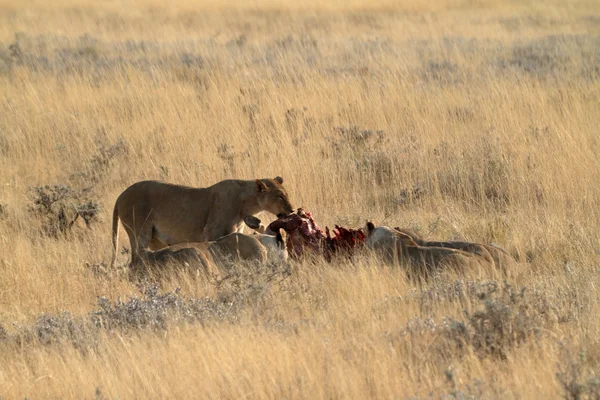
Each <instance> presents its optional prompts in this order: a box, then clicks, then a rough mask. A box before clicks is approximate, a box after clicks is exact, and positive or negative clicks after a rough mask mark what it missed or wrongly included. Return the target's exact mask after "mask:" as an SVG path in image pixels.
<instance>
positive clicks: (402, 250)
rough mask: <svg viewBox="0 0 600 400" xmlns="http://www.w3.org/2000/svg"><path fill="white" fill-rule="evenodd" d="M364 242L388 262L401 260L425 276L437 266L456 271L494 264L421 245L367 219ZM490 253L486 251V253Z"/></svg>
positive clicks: (472, 255)
mask: <svg viewBox="0 0 600 400" xmlns="http://www.w3.org/2000/svg"><path fill="white" fill-rule="evenodd" d="M364 232H365V235H366V240H365V245H366V246H367V248H371V249H373V250H375V251H376V252H378V253H380V254H381V255H382V256H383V258H384V260H385V261H386V262H389V263H395V264H403V265H405V266H406V267H408V269H409V271H410V272H411V273H415V274H416V275H424V276H427V275H429V274H431V273H432V272H434V271H435V270H438V269H440V268H445V267H451V268H454V269H456V270H458V271H465V270H473V271H477V270H480V269H487V270H489V269H491V268H493V261H492V262H490V261H489V260H488V259H487V258H486V257H484V256H481V255H479V254H476V253H469V252H466V251H463V250H457V249H453V248H447V247H429V246H420V245H419V244H417V242H416V241H415V240H413V238H412V237H410V236H409V235H407V234H405V233H402V232H399V231H397V230H395V229H392V228H389V227H387V226H377V227H376V226H375V224H374V223H373V222H371V221H369V222H367V225H366V227H365V229H364ZM488 256H489V254H488Z"/></svg>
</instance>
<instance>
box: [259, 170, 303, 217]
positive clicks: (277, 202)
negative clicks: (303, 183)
mask: <svg viewBox="0 0 600 400" xmlns="http://www.w3.org/2000/svg"><path fill="white" fill-rule="evenodd" d="M282 184H283V178H282V177H280V176H278V177H276V178H275V179H257V180H256V191H257V194H258V197H257V200H258V205H259V206H260V207H261V208H262V209H263V210H265V211H268V212H270V213H272V214H275V215H277V217H278V218H281V217H285V216H286V215H288V214H291V213H292V212H293V211H294V208H293V207H292V204H291V203H290V200H289V199H288V194H287V192H286V191H285V189H284V187H283V185H282Z"/></svg>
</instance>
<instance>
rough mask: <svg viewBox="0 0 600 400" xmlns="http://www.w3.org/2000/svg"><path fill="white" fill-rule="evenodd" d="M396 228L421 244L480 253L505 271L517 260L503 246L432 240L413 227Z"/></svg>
mask: <svg viewBox="0 0 600 400" xmlns="http://www.w3.org/2000/svg"><path fill="white" fill-rule="evenodd" d="M394 229H395V230H396V231H398V232H400V233H403V234H405V235H408V236H410V237H411V239H413V240H414V241H415V242H416V243H417V244H418V245H419V246H426V247H445V248H451V249H456V250H463V251H466V252H469V253H474V254H478V255H480V256H482V257H483V258H485V259H486V260H487V261H488V262H490V263H491V264H493V265H495V266H496V267H497V268H499V269H500V270H501V271H502V272H504V273H508V271H510V269H511V268H512V267H513V266H514V265H515V260H514V259H513V258H512V257H511V256H510V254H508V253H507V252H506V250H504V249H503V248H501V247H498V246H496V245H492V244H483V243H472V242H461V241H430V240H424V239H423V238H422V237H421V235H419V234H418V233H416V232H415V231H413V230H411V229H401V228H394Z"/></svg>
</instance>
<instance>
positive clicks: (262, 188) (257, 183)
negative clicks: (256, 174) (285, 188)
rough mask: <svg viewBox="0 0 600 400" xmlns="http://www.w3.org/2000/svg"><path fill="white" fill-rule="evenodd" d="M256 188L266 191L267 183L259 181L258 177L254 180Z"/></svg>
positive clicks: (259, 190)
mask: <svg viewBox="0 0 600 400" xmlns="http://www.w3.org/2000/svg"><path fill="white" fill-rule="evenodd" d="M256 190H257V191H258V192H266V191H267V185H265V183H264V182H263V181H261V180H260V179H257V180H256Z"/></svg>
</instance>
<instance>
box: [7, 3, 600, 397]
mask: <svg viewBox="0 0 600 400" xmlns="http://www.w3.org/2000/svg"><path fill="white" fill-rule="evenodd" d="M599 127H600V5H599V4H598V2H597V1H591V0H590V1H585V0H582V1H577V0H575V1H568V2H564V1H558V0H552V1H547V2H537V1H516V0H515V1H508V2H503V1H497V0H496V1H492V0H490V1H484V0H471V1H459V0H442V1H438V2H435V3H434V4H430V2H427V1H404V0H401V1H387V0H373V1H370V2H367V1H364V0H352V1H348V2H346V1H332V2H329V3H327V4H322V2H320V1H316V0H309V1H308V2H304V3H302V5H301V6H300V5H298V3H297V2H292V1H291V0H282V1H274V0H255V1H252V2H241V1H237V2H230V3H227V4H225V3H221V2H218V1H214V0H198V1H192V0H171V1H169V2H163V1H158V0H128V1H101V2H100V1H96V2H93V1H84V0H57V1H53V2H46V1H37V0H26V1H16V0H0V268H1V271H2V273H1V274H0V396H2V398H6V399H13V398H25V397H27V398H30V399H47V398H82V399H83V398H94V399H105V398H111V399H112V398H120V399H128V398H235V399H238V398H277V399H281V398H397V399H409V398H418V399H425V398H435V399H438V398H439V399H471V398H485V399H491V398H503V399H510V398H519V399H522V398H544V399H547V398H567V399H584V398H589V399H597V398H599V397H598V396H600V321H599V320H598V318H597V316H598V314H599V313H600V305H599V304H600V303H599V300H600V293H599V289H600V288H599V285H600V279H599V278H600V229H599V226H600V185H599V182H600V157H599V154H600V136H599ZM277 175H281V176H283V177H284V180H285V183H284V185H285V186H286V188H287V189H288V192H289V193H290V196H291V199H292V201H293V204H294V205H295V206H303V207H304V208H305V209H307V210H309V211H311V212H312V213H313V215H314V217H315V219H316V220H317V222H318V223H320V224H321V225H322V226H323V227H324V226H325V225H329V226H330V227H331V226H333V225H334V224H340V225H344V226H348V227H354V228H356V227H360V226H362V225H364V222H365V221H366V220H367V219H373V220H375V221H377V222H379V223H381V224H385V225H390V226H398V225H399V226H403V227H410V228H413V229H416V230H418V231H419V232H420V233H422V234H423V235H424V236H425V237H427V238H435V239H444V240H446V239H465V240H471V241H480V242H486V243H487V242H493V243H497V244H499V245H501V246H503V247H504V248H505V249H507V251H509V252H510V253H511V254H512V255H513V256H514V257H515V258H516V259H517V260H518V266H517V267H516V268H514V270H511V271H509V272H510V274H509V277H508V278H507V279H506V281H505V280H504V277H503V276H501V275H500V274H499V273H498V272H497V271H489V273H486V274H483V275H477V274H470V273H467V274H466V275H456V274H452V273H447V274H443V275H441V276H438V277H436V278H435V279H432V280H430V281H428V282H422V283H418V284H417V283H415V282H411V281H408V280H407V278H406V275H405V273H404V271H403V270H402V269H401V268H390V267H388V266H385V265H381V263H378V262H377V261H376V259H374V258H373V257H371V256H370V255H369V254H364V255H360V256H358V257H357V258H355V259H353V260H351V261H347V260H338V261H335V262H334V263H332V264H328V263H326V262H316V263H314V262H304V263H294V264H292V265H291V266H290V267H289V268H287V267H285V266H281V265H275V266H270V267H269V268H268V269H263V270H256V269H252V268H250V267H249V266H247V267H245V268H244V267H243V266H240V267H239V270H238V271H237V273H236V275H235V276H234V278H233V279H231V280H229V281H227V282H225V283H223V284H215V282H214V281H209V280H206V279H204V278H200V277H193V276H183V275H181V276H173V277H171V278H170V279H168V280H166V281H163V282H162V283H161V285H160V287H155V286H151V285H150V286H146V287H136V284H135V283H132V282H129V281H128V280H126V279H125V278H124V277H123V276H122V275H121V274H119V273H118V271H111V270H108V269H107V268H106V266H105V264H106V263H107V262H108V261H109V259H110V237H111V235H110V223H111V218H110V216H111V211H112V207H113V205H114V202H115V200H116V198H117V196H118V195H119V193H120V192H121V191H123V190H124V189H125V188H126V187H127V186H129V185H130V184H132V183H134V182H136V181H139V180H143V179H161V180H165V181H168V182H172V183H180V184H187V185H192V186H199V187H204V186H209V185H211V184H213V183H215V182H217V181H219V180H221V179H227V178H239V179H254V178H267V177H269V178H273V177H275V176H277ZM77 212H78V213H79V214H80V215H82V216H85V217H86V218H87V219H88V221H86V220H85V219H84V218H78V219H75V216H76V215H77ZM262 218H263V219H264V220H268V219H269V218H272V216H268V215H263V216H262ZM86 222H89V223H86ZM121 232H122V234H121V238H122V239H121V243H120V245H121V247H122V246H126V247H128V246H129V243H128V242H127V241H126V239H125V237H126V235H124V234H123V230H122V228H121ZM127 257H128V255H127V254H121V255H120V257H119V263H120V265H121V266H124V265H125V264H126V263H127Z"/></svg>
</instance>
